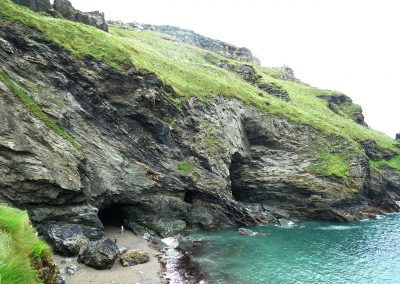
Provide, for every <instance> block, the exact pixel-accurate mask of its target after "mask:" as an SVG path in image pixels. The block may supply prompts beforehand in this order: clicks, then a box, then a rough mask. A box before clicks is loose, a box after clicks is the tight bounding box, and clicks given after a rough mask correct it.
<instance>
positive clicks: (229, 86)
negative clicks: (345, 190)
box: [0, 0, 399, 173]
mask: <svg viewBox="0 0 400 284" xmlns="http://www.w3.org/2000/svg"><path fill="white" fill-rule="evenodd" d="M0 16H2V17H3V18H5V19H8V20H12V21H18V22H20V23H22V24H24V25H27V26H30V27H34V28H36V29H38V30H39V31H41V32H42V34H43V37H44V38H45V39H47V40H49V41H52V42H55V43H57V44H59V45H60V46H62V47H63V48H64V49H66V50H67V51H68V52H70V53H71V54H73V55H74V56H76V57H78V58H83V57H90V58H93V59H96V60H99V61H102V62H104V63H106V64H109V65H111V66H113V67H115V68H117V69H119V70H123V69H126V68H129V66H134V67H135V68H136V69H139V70H142V71H144V72H145V71H146V72H147V71H148V72H153V73H155V74H157V75H158V76H159V78H160V79H161V80H162V81H163V82H164V83H165V84H168V85H170V86H172V88H173V89H174V91H175V92H176V93H177V95H178V97H173V96H172V95H170V94H166V95H167V97H168V98H169V99H170V100H171V101H173V103H174V105H175V106H177V108H179V104H181V103H182V102H184V101H186V100H187V99H188V98H189V97H192V96H194V97H197V98H198V99H200V100H201V101H203V102H205V103H207V101H209V100H210V99H212V98H213V97H215V96H216V95H220V96H224V97H233V98H237V99H240V100H241V101H243V102H244V103H246V104H248V105H252V106H254V107H257V108H258V109H260V110H262V111H265V112H267V113H269V114H272V115H278V116H282V117H285V118H287V119H289V120H291V121H295V122H298V123H302V124H306V125H309V126H311V127H313V128H315V129H317V130H318V131H320V132H322V133H327V134H329V135H331V136H338V137H341V138H344V139H346V140H348V141H350V142H351V143H352V144H353V145H354V149H356V150H358V151H359V152H361V151H362V150H361V148H360V146H359V144H358V142H360V141H364V140H374V141H376V142H377V144H378V145H379V146H380V147H383V148H386V149H391V150H393V151H396V152H399V149H398V148H396V147H395V144H396V142H395V141H394V140H393V139H391V138H390V137H388V136H386V135H385V134H383V133H380V132H378V131H374V130H372V129H369V128H366V127H364V126H361V125H359V124H357V123H355V122H354V121H353V120H352V119H351V117H352V112H354V111H355V109H354V107H355V106H352V107H349V108H348V109H342V110H341V111H342V112H343V113H344V114H345V116H343V115H339V114H335V113H334V112H332V111H331V110H329V108H328V107H327V103H326V100H324V99H321V98H319V96H321V95H330V94H332V93H334V92H333V91H328V90H320V89H317V88H313V87H311V86H308V85H305V84H302V83H299V82H292V81H284V80H280V79H279V78H280V77H281V75H282V70H280V69H277V68H265V67H261V66H257V65H254V68H255V69H256V71H257V74H258V75H260V76H262V78H261V82H266V83H273V84H275V86H279V88H282V89H284V90H286V91H287V92H288V94H289V96H290V99H291V102H285V101H283V100H280V99H278V98H275V97H274V96H271V95H270V94H268V93H266V92H263V91H261V90H260V89H258V88H257V87H255V86H253V85H251V84H249V83H248V82H246V81H244V80H243V79H242V78H241V77H240V76H239V75H238V74H236V73H235V72H234V71H229V70H225V69H223V68H220V67H218V64H217V63H218V62H220V61H222V60H225V61H228V62H229V64H231V65H235V66H237V65H239V64H243V62H239V61H235V60H232V59H227V58H224V57H222V56H219V55H217V54H213V53H211V52H209V51H206V50H203V49H200V48H197V47H194V46H191V45H188V44H184V43H181V42H177V41H174V39H173V38H172V37H171V36H168V35H165V34H161V33H157V32H152V31H138V30H124V29H120V28H117V27H113V26H111V27H110V33H105V32H103V31H101V30H98V29H96V28H93V27H90V26H86V25H83V24H80V23H74V22H70V21H66V20H62V19H56V18H52V17H49V16H46V15H43V14H40V13H35V12H32V11H30V10H29V9H27V8H25V7H22V6H18V5H15V4H13V3H12V2H10V0H2V1H1V2H0ZM206 143H207V142H206ZM334 161H335V160H332V161H331V162H332V163H334ZM341 166H342V164H341V163H340V164H338V167H339V168H340V167H341ZM326 172H329V171H326ZM339 173H340V171H339Z"/></svg>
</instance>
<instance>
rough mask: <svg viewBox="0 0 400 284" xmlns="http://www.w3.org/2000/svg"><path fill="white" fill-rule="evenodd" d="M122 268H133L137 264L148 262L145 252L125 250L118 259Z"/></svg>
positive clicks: (147, 255)
mask: <svg viewBox="0 0 400 284" xmlns="http://www.w3.org/2000/svg"><path fill="white" fill-rule="evenodd" d="M119 260H120V262H121V264H122V266H124V267H127V266H133V265H137V264H142V263H146V262H148V261H149V260H150V256H149V254H148V253H147V252H145V251H142V250H138V249H128V250H125V251H124V252H123V253H122V254H121V255H120V257H119Z"/></svg>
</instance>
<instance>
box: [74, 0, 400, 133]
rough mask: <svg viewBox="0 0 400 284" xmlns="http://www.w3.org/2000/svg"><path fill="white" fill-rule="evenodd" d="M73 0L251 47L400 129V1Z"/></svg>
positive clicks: (389, 128) (380, 125)
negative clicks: (342, 94) (399, 85)
mask: <svg viewBox="0 0 400 284" xmlns="http://www.w3.org/2000/svg"><path fill="white" fill-rule="evenodd" d="M71 2H72V4H73V5H74V6H75V8H78V9H80V10H83V11H91V10H100V11H103V12H105V14H106V18H107V19H114V20H115V19H117V20H122V21H124V22H132V21H137V22H142V23H149V24H156V25H162V24H169V25H175V26H179V27H182V28H187V29H191V30H194V31H196V32H198V33H200V34H204V35H207V36H209V37H212V38H217V39H220V40H223V41H227V42H230V43H233V44H235V45H238V46H245V47H248V48H250V49H251V50H252V51H253V53H254V54H255V55H256V56H257V57H259V58H260V60H261V62H262V65H264V66H268V67H272V66H283V65H287V66H290V67H291V68H293V69H294V71H295V75H296V76H297V77H298V78H299V79H301V80H302V81H304V82H307V83H309V84H311V85H313V86H316V87H320V88H325V89H332V90H337V91H341V92H343V93H345V94H347V95H348V96H350V97H351V98H352V99H353V101H354V102H355V103H358V104H360V105H361V106H362V107H363V110H364V115H365V117H366V122H367V123H368V124H369V125H370V126H371V127H372V128H375V129H377V130H379V131H382V132H385V133H386V134H388V135H389V136H392V137H394V135H395V133H396V132H400V91H399V88H398V85H397V84H400V78H399V76H400V72H399V68H400V55H399V54H400V40H399V29H400V16H399V11H400V3H396V2H399V1H398V0H374V1H373V0H248V1H243V0H242V1H238V0H192V1H189V0H169V1H166V0H140V1H136V0H113V1H110V0H72V1H71ZM396 83H397V84H396Z"/></svg>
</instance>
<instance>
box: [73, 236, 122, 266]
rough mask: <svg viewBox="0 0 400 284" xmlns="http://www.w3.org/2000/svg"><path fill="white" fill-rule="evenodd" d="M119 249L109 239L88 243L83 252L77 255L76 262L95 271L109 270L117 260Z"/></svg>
mask: <svg viewBox="0 0 400 284" xmlns="http://www.w3.org/2000/svg"><path fill="white" fill-rule="evenodd" d="M118 255H119V248H118V246H117V245H116V244H115V243H114V242H113V241H112V240H110V239H109V238H103V239H101V240H99V241H95V242H90V243H89V244H88V246H87V247H86V248H85V250H84V251H83V252H82V253H81V254H79V256H78V262H81V263H83V264H85V265H87V266H89V267H92V268H95V269H101V270H103V269H109V268H111V267H112V266H113V264H114V262H115V261H116V259H117V258H118Z"/></svg>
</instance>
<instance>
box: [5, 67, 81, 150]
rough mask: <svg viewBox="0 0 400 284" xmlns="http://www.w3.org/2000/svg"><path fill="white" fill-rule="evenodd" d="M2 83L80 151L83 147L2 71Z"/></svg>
mask: <svg viewBox="0 0 400 284" xmlns="http://www.w3.org/2000/svg"><path fill="white" fill-rule="evenodd" d="M0 82H3V83H4V84H5V85H6V86H7V87H8V88H9V89H10V91H11V92H12V93H13V94H14V95H16V96H17V97H18V98H19V99H20V100H21V102H22V103H23V104H24V105H25V106H26V108H28V109H29V110H30V111H31V112H32V113H33V114H34V115H35V116H36V117H37V118H39V119H40V120H42V121H43V122H44V123H45V124H46V126H47V127H48V128H50V129H52V130H53V131H54V132H55V133H56V134H58V135H59V136H61V137H62V138H64V139H65V140H67V141H69V142H70V143H71V144H72V145H74V147H76V148H77V149H78V150H79V149H80V148H81V145H80V144H79V143H78V142H77V141H76V140H75V139H74V138H72V137H71V136H70V135H69V134H68V133H66V132H65V131H64V130H63V129H62V128H61V127H60V126H58V125H57V123H56V122H54V120H52V119H51V118H50V117H49V116H47V115H46V114H45V113H44V112H43V111H42V109H41V108H40V107H39V106H38V105H37V104H36V102H35V101H34V100H33V99H32V98H31V97H29V96H28V94H27V93H26V92H25V91H24V90H22V89H21V88H20V87H18V86H17V85H16V84H14V82H12V81H11V79H10V78H9V77H8V76H7V74H6V73H5V72H4V71H1V70H0Z"/></svg>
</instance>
